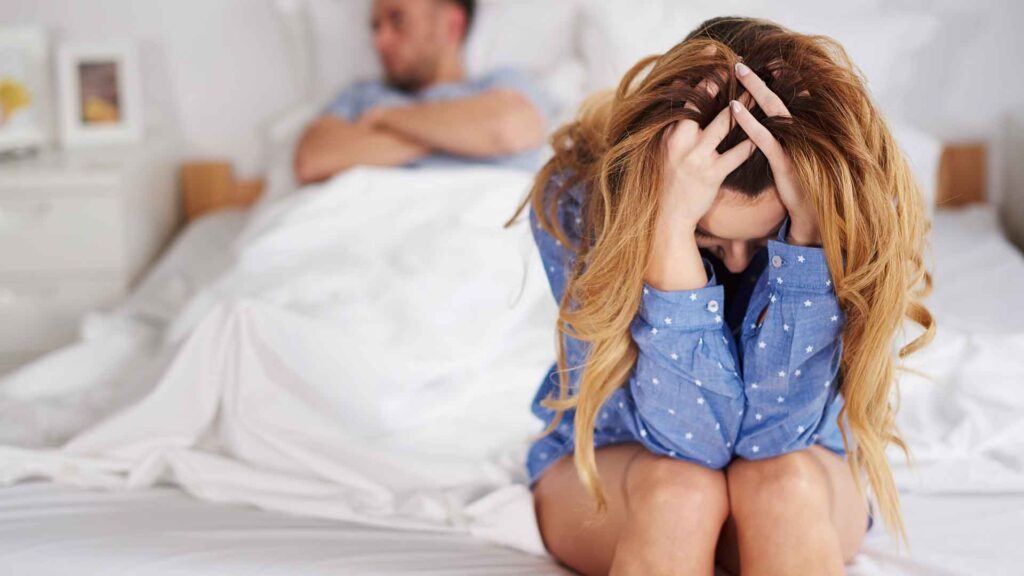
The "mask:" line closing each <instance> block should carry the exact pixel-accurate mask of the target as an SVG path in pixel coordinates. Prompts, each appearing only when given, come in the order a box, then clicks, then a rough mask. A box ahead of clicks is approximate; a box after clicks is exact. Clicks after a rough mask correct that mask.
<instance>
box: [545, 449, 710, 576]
mask: <svg viewBox="0 0 1024 576" xmlns="http://www.w3.org/2000/svg"><path fill="white" fill-rule="evenodd" d="M595 455H596V459H597V469H598V473H599V474H600V476H601V480H602V482H603V484H604V487H605V493H606V497H607V499H608V513H607V515H606V516H600V515H598V514H597V512H596V510H595V505H594V502H593V500H592V498H591V497H590V494H589V493H588V492H587V491H586V490H585V489H584V487H583V484H582V483H581V482H580V481H579V478H578V477H577V475H576V468H575V466H574V464H573V460H572V455H567V456H563V457H562V458H560V459H559V460H558V461H556V462H554V463H553V464H551V466H550V468H549V469H548V470H546V471H545V472H544V474H543V475H542V476H541V477H540V479H538V480H537V484H536V485H535V487H534V502H535V504H536V512H537V520H538V523H539V526H540V529H541V534H542V537H543V539H544V544H545V546H546V547H547V549H548V551H549V552H550V553H551V554H552V555H553V556H555V557H556V558H558V559H559V560H560V561H561V562H563V563H564V564H566V565H567V566H569V567H570V568H573V569H574V570H577V571H578V572H581V573H583V574H587V575H591V574H645V575H647V574H650V575H657V574H680V575H685V574H698V575H701V576H711V575H712V573H713V571H714V550H715V543H716V542H717V540H718V536H719V534H720V533H721V530H722V525H723V523H724V522H725V518H726V517H727V516H728V513H729V508H728V505H729V502H728V493H727V490H726V484H725V474H724V473H723V471H721V470H712V469H709V468H705V467H703V466H700V465H697V464H692V463H689V462H684V461H681V460H677V459H674V458H668V457H664V456H658V455H655V454H653V453H651V452H650V451H648V450H647V449H646V448H644V447H643V446H641V445H640V444H637V443H633V442H630V443H623V444H614V445H610V446H603V447H601V448H598V449H597V450H596V452H595Z"/></svg>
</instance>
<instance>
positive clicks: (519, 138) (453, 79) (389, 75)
mask: <svg viewBox="0 0 1024 576" xmlns="http://www.w3.org/2000/svg"><path fill="white" fill-rule="evenodd" d="M474 10H475V2H474V1H473V0H374V3H373V18H372V26H373V36H374V45H375V48H376V50H377V53H378V56H379V58H380V62H381V65H382V67H383V69H384V72H385V75H386V78H385V80H384V81H366V82H359V83H356V84H354V85H353V86H351V87H349V88H347V89H346V90H344V91H342V93H341V94H339V95H338V97H337V99H336V100H335V101H334V102H333V103H331V104H330V105H329V106H328V107H327V109H326V110H325V113H324V114H323V115H322V116H321V117H320V118H318V119H317V120H315V121H314V122H312V123H311V124H310V125H309V126H308V127H307V128H306V130H305V132H304V133H303V135H302V137H301V139H300V141H299V146H298V149H297V151H296V156H295V173H296V177H297V179H298V180H299V182H301V183H303V184H305V183H308V182H316V181H320V180H324V179H327V178H329V177H330V176H332V175H334V174H336V173H338V172H340V171H342V170H345V169H347V168H351V167H352V166H356V165H376V166H424V165H438V164H447V163H452V162H486V163H491V164H499V165H506V166H518V167H523V168H529V169H533V168H538V167H539V165H540V162H541V160H542V158H541V156H540V154H541V145H542V144H543V142H544V139H545V134H546V129H547V128H546V123H547V118H548V117H550V116H551V115H552V110H551V105H550V102H549V101H548V100H547V99H546V98H545V97H544V95H543V94H542V93H541V92H540V91H539V90H538V89H537V88H536V87H535V86H534V85H533V84H532V83H531V82H530V81H529V79H528V78H527V77H526V76H525V75H524V74H522V73H520V72H517V71H515V70H512V69H501V70H497V71H495V72H492V73H490V74H487V75H485V76H482V77H479V78H468V77H467V75H466V72H465V68H464V65H463V62H462V47H463V45H464V43H465V38H466V35H467V33H468V32H469V27H470V24H471V22H472V18H473V12H474Z"/></svg>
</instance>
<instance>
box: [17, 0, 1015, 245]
mask: <svg viewBox="0 0 1024 576" xmlns="http://www.w3.org/2000/svg"><path fill="white" fill-rule="evenodd" d="M319 1H325V0H319ZM337 1H341V2H355V1H363V0H337ZM367 1H368V0H367ZM552 1H556V0H552ZM584 1H586V2H597V1H598V0H584ZM600 1H602V2H605V3H607V4H608V5H609V6H614V5H622V6H624V7H625V8H627V9H628V11H627V12H626V15H627V16H629V15H630V14H632V16H630V17H629V18H624V19H622V20H620V22H621V23H622V24H623V25H627V24H629V23H633V24H636V25H649V24H651V21H649V20H644V19H643V18H640V17H639V16H637V13H638V12H644V11H645V10H644V9H643V6H648V7H650V6H655V5H661V8H660V9H659V14H658V15H657V17H656V18H655V19H654V22H655V23H656V24H658V25H659V28H660V29H658V30H648V31H647V32H645V33H640V32H629V34H633V35H634V36H635V37H636V38H637V39H638V40H637V42H638V44H643V46H638V49H640V48H647V47H648V45H652V46H653V44H652V43H658V42H660V43H662V44H664V43H666V42H668V41H669V40H672V39H674V38H676V37H677V36H678V37H681V36H682V35H683V34H685V32H686V31H688V30H683V29H679V30H676V29H675V28H678V27H679V26H674V27H673V26H672V24H671V23H670V21H671V19H670V18H669V19H666V17H667V16H675V15H679V14H680V13H682V14H684V15H685V17H683V18H680V19H679V21H680V22H682V21H685V22H693V21H695V20H696V19H698V18H705V17H710V16H713V15H719V14H726V13H733V14H743V15H757V16H768V17H771V18H773V19H775V20H778V21H779V22H781V23H783V24H787V25H791V26H792V27H794V28H796V29H797V30H800V31H804V32H811V31H817V32H822V33H826V34H828V33H830V29H829V28H830V26H831V25H832V24H835V27H837V28H840V27H843V26H846V27H848V24H849V22H850V21H851V20H856V21H858V22H862V23H863V25H864V26H865V32H866V33H873V31H874V30H875V29H877V30H878V32H879V37H883V38H884V33H883V32H884V29H885V27H886V26H890V27H891V26H892V22H893V20H894V19H896V18H907V17H911V18H913V17H914V15H915V14H918V15H920V14H923V15H928V16H929V17H930V20H929V21H930V22H931V25H933V26H936V27H937V28H936V31H935V32H936V33H935V34H933V35H932V36H931V39H930V40H929V41H928V42H927V43H926V44H925V45H924V46H922V47H921V49H920V50H918V51H917V52H916V53H915V55H914V58H913V59H912V61H907V62H898V63H896V66H897V74H896V76H897V78H895V79H892V78H890V79H887V82H890V83H891V82H896V84H891V85H893V86H897V87H898V89H899V91H898V92H892V91H890V92H891V93H890V94H888V95H887V100H886V102H885V108H886V111H887V112H888V113H892V114H899V115H900V116H902V117H904V118H906V119H908V120H910V121H912V122H913V123H914V124H916V125H918V126H920V127H924V128H927V129H928V130H930V131H932V132H933V133H935V134H937V135H938V136H940V137H942V138H944V139H948V140H955V139H982V140H985V141H987V142H989V143H990V150H991V166H990V174H991V178H990V190H989V193H990V197H991V198H993V200H995V201H996V202H998V203H1000V204H1001V205H1003V206H1004V207H1005V214H1006V219H1007V222H1008V225H1009V227H1010V229H1011V231H1012V233H1013V234H1014V235H1015V237H1016V238H1017V239H1018V242H1019V243H1021V244H1022V245H1024V183H1022V182H1021V176H1020V169H1019V168H1015V166H1017V165H1019V164H1020V161H1021V160H1024V158H1022V156H1021V155H1022V152H1021V151H1020V145H1021V142H1024V136H1022V135H1021V133H1020V131H1021V129H1022V128H1021V127H1024V106H1022V104H1024V74H1020V73H1019V70H1020V65H1019V63H1018V58H1019V57H1020V56H1021V55H1024V35H1022V34H1020V30H1019V28H1020V26H1021V25H1022V24H1024V3H1021V2H1016V1H1014V0H975V1H971V2H968V1H967V0H845V1H843V2H836V3H832V2H812V1H809V0H790V1H787V2H781V1H780V2H771V3H766V2H758V1H752V0H666V1H667V2H668V3H667V4H665V3H663V2H661V1H660V0H600ZM923 20H924V19H922V21H923ZM13 22H21V23H42V24H45V25H47V26H49V27H51V28H52V30H53V31H54V33H55V35H56V37H58V38H64V39H88V40H91V39H103V38H129V39H135V40H137V41H138V42H139V44H140V46H141V49H142V54H141V56H142V64H143V70H142V72H143V76H144V80H143V81H144V91H145V94H144V99H145V101H146V112H147V116H148V119H149V121H150V122H152V123H157V124H159V125H161V126H163V127H167V128H172V129H175V130H178V131H179V132H180V134H181V135H182V137H183V139H184V141H185V143H186V145H187V150H186V152H187V153H188V154H192V155H197V156H225V157H229V158H232V159H234V160H235V161H236V164H237V166H238V167H239V168H240V169H241V171H242V172H243V173H245V174H254V173H257V172H258V171H259V169H260V167H261V163H262V149H261V144H260V130H261V128H262V127H263V126H264V125H265V124H266V122H268V121H269V120H270V119H272V118H273V117H275V115H277V114H278V113H280V112H282V111H283V110H285V109H286V108H288V107H289V106H291V105H292V104H294V103H295V100H296V99H297V98H298V89H297V87H296V86H295V82H294V81H293V79H292V77H291V75H290V73H289V70H288V66H289V64H288V62H289V61H288V58H287V55H286V53H285V50H286V45H285V42H284V38H283V31H282V29H281V26H280V25H279V23H278V22H277V21H276V19H275V12H274V5H273V2H272V0H164V1H157V0H0V23H4V24H6V23H13ZM810 23H814V24H813V27H814V28H815V29H807V27H808V26H811V24H810ZM819 23H820V24H819ZM801 24H802V25H803V26H801ZM359 25H361V24H359ZM817 28H820V30H818V29H817ZM840 40H842V38H840ZM663 41H664V42H663ZM655 47H660V44H659V46H655ZM665 47H667V45H666V46H664V47H662V48H665ZM886 49H887V46H886V45H885V42H880V43H879V45H878V48H877V50H878V52H877V53H874V54H870V55H865V57H868V56H870V58H871V59H873V60H884V58H886V53H885V51H886ZM865 64H867V65H873V64H872V63H871V62H866V63H865Z"/></svg>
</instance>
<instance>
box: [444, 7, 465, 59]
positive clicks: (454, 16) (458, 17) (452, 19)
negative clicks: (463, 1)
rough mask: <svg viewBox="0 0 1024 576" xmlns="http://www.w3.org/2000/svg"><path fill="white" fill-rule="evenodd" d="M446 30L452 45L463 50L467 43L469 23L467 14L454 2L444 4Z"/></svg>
mask: <svg viewBox="0 0 1024 576" xmlns="http://www.w3.org/2000/svg"><path fill="white" fill-rule="evenodd" d="M444 10H445V13H444V21H445V30H446V32H447V34H448V38H449V39H450V40H451V41H452V43H453V44H454V45H455V46H456V47H459V48H461V47H462V46H463V45H464V44H465V42H466V32H468V30H467V26H468V24H469V22H467V21H466V12H465V11H464V10H463V9H462V8H460V7H458V6H456V5H455V3H454V2H445V3H444Z"/></svg>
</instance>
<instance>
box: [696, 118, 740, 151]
mask: <svg viewBox="0 0 1024 576" xmlns="http://www.w3.org/2000/svg"><path fill="white" fill-rule="evenodd" d="M731 129H732V114H730V113H729V108H728V107H726V108H722V109H721V110H720V111H719V112H718V115H717V116H715V119H714V120H712V121H711V123H710V124H708V125H707V127H705V128H704V131H703V132H701V134H700V141H699V142H698V143H697V147H699V148H700V149H701V150H702V151H703V152H704V153H705V154H710V153H712V152H714V151H715V148H717V147H718V145H719V144H721V143H722V140H725V137H726V136H728V135H729V130H731Z"/></svg>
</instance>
